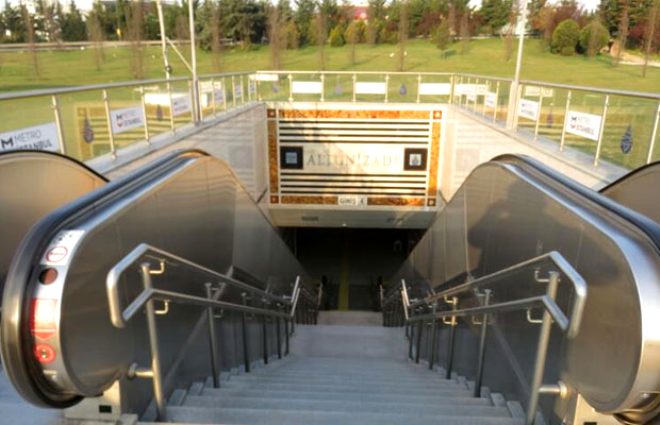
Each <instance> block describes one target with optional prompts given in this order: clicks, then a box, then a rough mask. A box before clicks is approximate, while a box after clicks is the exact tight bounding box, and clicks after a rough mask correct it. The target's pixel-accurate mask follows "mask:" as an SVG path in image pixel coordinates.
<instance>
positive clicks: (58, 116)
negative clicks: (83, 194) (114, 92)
mask: <svg viewBox="0 0 660 425" xmlns="http://www.w3.org/2000/svg"><path fill="white" fill-rule="evenodd" d="M51 102H52V108H53V115H54V116H55V126H56V127H57V140H58V142H59V145H60V153H61V154H62V155H66V144H65V143H64V129H63V127H62V113H61V111H60V102H59V100H58V99H57V95H53V96H52V97H51ZM146 119H147V118H146V115H145V120H146ZM652 146H653V144H651V147H652Z"/></svg>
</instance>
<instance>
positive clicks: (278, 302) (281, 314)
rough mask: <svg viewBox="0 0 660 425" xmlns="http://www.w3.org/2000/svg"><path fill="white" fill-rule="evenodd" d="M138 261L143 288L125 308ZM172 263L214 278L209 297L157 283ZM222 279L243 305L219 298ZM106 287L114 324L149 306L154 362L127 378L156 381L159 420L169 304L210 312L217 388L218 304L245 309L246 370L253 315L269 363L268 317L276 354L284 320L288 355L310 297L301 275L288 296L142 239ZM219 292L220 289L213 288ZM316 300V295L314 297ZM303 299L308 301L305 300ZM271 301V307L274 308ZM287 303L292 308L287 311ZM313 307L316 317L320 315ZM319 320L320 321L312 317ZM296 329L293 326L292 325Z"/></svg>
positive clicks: (112, 273) (164, 408) (228, 308)
mask: <svg viewBox="0 0 660 425" xmlns="http://www.w3.org/2000/svg"><path fill="white" fill-rule="evenodd" d="M154 261H156V262H158V263H159V267H158V269H154V268H153V267H152V262H154ZM136 264H139V273H140V276H141V279H142V285H143V290H142V292H141V293H140V294H138V295H137V296H136V297H135V298H134V299H133V300H132V301H131V302H130V303H129V304H128V306H126V307H125V308H122V304H121V301H120V300H121V295H120V292H119V281H120V279H121V278H122V276H124V274H126V273H127V272H128V271H133V270H134V267H135V265H136ZM167 265H173V266H177V267H184V268H186V269H188V270H189V271H190V272H192V273H199V274H202V275H204V276H205V277H206V278H209V279H210V280H211V282H206V283H205V284H204V286H205V289H206V297H205V298H204V297H199V296H194V295H189V294H184V293H180V292H173V291H166V290H162V289H157V288H154V287H153V282H152V276H153V275H163V274H165V273H166V269H167ZM216 284H219V285H222V288H224V285H229V286H233V287H235V288H238V289H241V290H242V291H244V292H242V294H241V298H242V300H243V302H242V304H235V303H231V302H225V301H220V300H219V299H217V295H216V293H217V294H218V295H219V294H220V291H221V290H222V289H221V288H218V290H217V292H215V291H214V289H215V288H214V285H216ZM106 289H107V293H108V304H109V311H110V319H111V321H112V324H113V325H114V326H115V327H117V328H124V327H125V326H126V324H127V323H128V322H129V321H131V319H133V318H134V317H135V316H136V315H137V314H138V313H139V312H140V311H142V310H144V311H145V313H146V316H147V327H148V333H149V346H150V351H151V365H150V367H148V368H145V367H140V366H138V365H137V364H133V365H132V366H131V367H130V369H129V371H128V375H127V376H128V378H149V379H151V380H152V384H153V392H154V401H155V404H156V410H157V418H158V420H160V421H166V420H167V406H166V399H165V394H164V384H163V370H162V369H163V368H162V364H161V360H160V359H161V355H160V349H159V342H158V326H157V323H156V316H157V315H163V314H167V311H168V309H169V305H170V304H171V303H173V304H189V305H196V306H199V307H203V308H205V309H206V311H207V317H208V332H209V345H210V359H211V365H210V369H211V373H212V376H213V385H214V387H216V388H218V387H219V386H220V382H219V379H218V376H219V375H218V364H219V362H218V350H217V344H218V342H217V338H216V332H215V320H216V319H217V318H218V317H217V316H216V315H215V314H214V309H221V310H222V311H223V312H224V311H234V312H239V313H241V332H242V336H243V338H242V339H243V355H244V363H245V371H246V372H250V358H249V346H248V338H247V332H248V326H247V320H248V315H249V314H251V315H254V316H261V317H262V320H263V332H264V362H265V363H268V361H267V359H268V348H267V339H266V338H267V337H266V320H268V319H269V318H270V319H272V320H274V322H275V326H276V335H277V355H278V358H282V338H281V331H282V326H281V324H282V322H281V321H282V320H284V324H285V339H286V341H285V344H286V345H285V355H287V354H289V336H290V332H289V326H288V324H289V323H292V322H293V320H294V319H295V318H296V317H297V314H298V311H299V310H298V304H299V302H301V300H300V295H301V294H302V293H305V292H306V293H307V294H305V297H308V296H309V295H308V294H309V293H308V291H307V289H306V288H304V287H303V284H302V281H301V279H300V276H298V277H296V280H295V282H294V284H293V286H292V290H291V295H290V296H289V297H284V296H278V295H274V294H272V293H270V292H268V291H264V290H261V289H258V288H255V287H253V286H251V285H249V284H247V283H245V282H242V281H240V280H237V279H235V278H232V277H230V276H228V275H226V274H222V273H219V272H216V271H214V270H211V269H208V268H206V267H204V266H201V265H199V264H196V263H194V262H192V261H189V260H186V259H184V258H182V257H179V256H177V255H174V254H171V253H169V252H167V251H164V250H162V249H159V248H156V247H153V246H150V245H148V244H144V243H143V244H140V245H138V246H137V247H136V248H135V249H133V251H131V252H130V253H129V254H128V255H126V256H125V257H124V258H123V259H121V260H120V261H119V262H118V263H117V264H116V265H115V266H114V267H113V268H112V269H111V270H110V271H109V272H108V275H107V277H106ZM214 292H215V293H214ZM251 296H258V297H259V298H260V299H261V300H262V305H263V307H262V308H258V307H252V306H250V305H249V303H248V302H249V300H250V298H251ZM312 300H315V298H312ZM155 301H162V302H164V303H165V308H164V309H162V310H157V309H156V308H155V305H154V303H155ZM303 302H304V300H303ZM271 306H272V307H271ZM287 308H288V311H285V310H286V309H287ZM306 310H307V311H306V312H305V313H306V314H309V311H310V308H309V307H307V306H306ZM317 312H318V310H317V311H316V312H314V316H315V315H316V313H317ZM309 323H315V320H311V321H309ZM291 329H293V328H291Z"/></svg>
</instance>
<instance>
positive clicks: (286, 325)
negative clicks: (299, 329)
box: [284, 318, 291, 356]
mask: <svg viewBox="0 0 660 425" xmlns="http://www.w3.org/2000/svg"><path fill="white" fill-rule="evenodd" d="M289 322H291V319H290V318H286V319H284V355H285V356H288V355H289Z"/></svg>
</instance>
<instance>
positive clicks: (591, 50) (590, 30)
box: [580, 21, 610, 57]
mask: <svg viewBox="0 0 660 425" xmlns="http://www.w3.org/2000/svg"><path fill="white" fill-rule="evenodd" d="M609 41H610V33H609V32H608V31H607V28H605V26H604V25H603V24H601V23H600V22H599V21H592V22H591V23H590V24H589V25H587V26H585V27H584V28H582V31H580V48H581V50H582V52H584V53H586V55H587V56H589V57H593V56H596V55H597V54H598V53H599V52H600V51H601V50H602V48H603V47H605V46H607V43H608V42H609Z"/></svg>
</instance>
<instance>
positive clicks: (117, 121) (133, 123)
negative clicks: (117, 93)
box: [110, 106, 145, 134]
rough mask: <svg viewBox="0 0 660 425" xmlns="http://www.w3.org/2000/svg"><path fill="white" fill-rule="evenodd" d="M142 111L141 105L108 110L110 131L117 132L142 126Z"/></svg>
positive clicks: (143, 120)
mask: <svg viewBox="0 0 660 425" xmlns="http://www.w3.org/2000/svg"><path fill="white" fill-rule="evenodd" d="M144 122H145V119H144V111H143V110H142V107H141V106H133V107H130V108H122V109H114V110H111V111H110V123H111V125H112V133H113V134H119V133H123V132H126V131H129V130H134V129H136V128H142V127H144Z"/></svg>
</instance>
